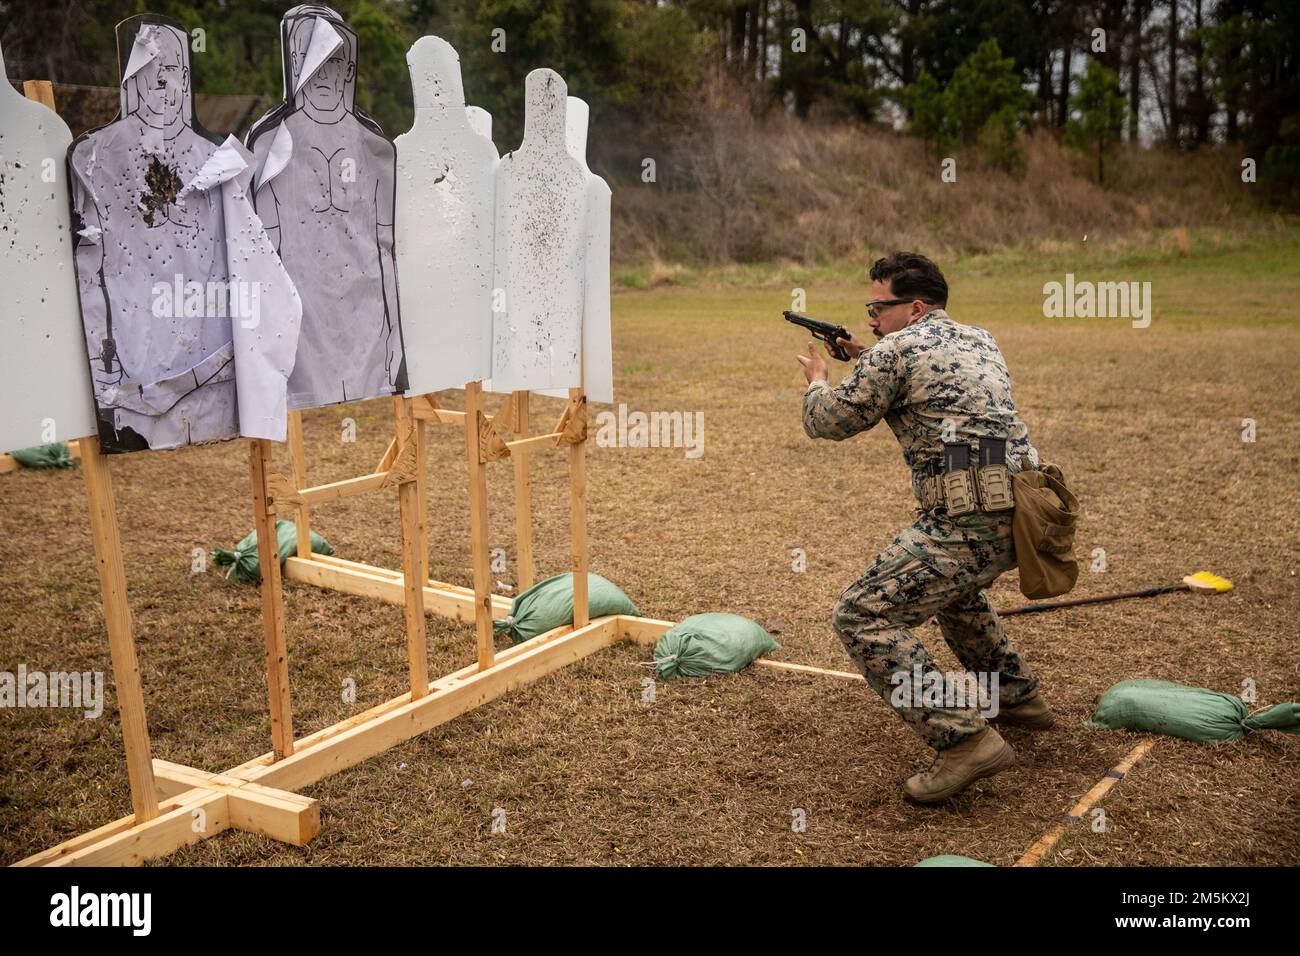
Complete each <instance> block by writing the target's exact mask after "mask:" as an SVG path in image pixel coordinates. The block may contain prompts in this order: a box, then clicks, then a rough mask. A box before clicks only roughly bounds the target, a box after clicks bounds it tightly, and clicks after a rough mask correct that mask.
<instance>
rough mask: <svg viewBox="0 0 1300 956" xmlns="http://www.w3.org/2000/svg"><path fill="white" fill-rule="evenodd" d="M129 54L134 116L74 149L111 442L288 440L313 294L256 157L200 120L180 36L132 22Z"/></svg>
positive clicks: (73, 182)
mask: <svg viewBox="0 0 1300 956" xmlns="http://www.w3.org/2000/svg"><path fill="white" fill-rule="evenodd" d="M117 46H118V63H119V68H120V76H121V80H120V89H121V110H120V112H119V114H118V117H117V119H115V120H114V121H113V122H112V123H109V124H108V125H107V126H103V127H100V128H99V129H96V130H92V131H91V132H89V133H86V134H85V135H83V136H81V137H79V138H78V139H77V140H76V141H75V142H74V143H73V144H72V146H71V148H70V149H69V150H68V171H69V186H70V190H71V197H72V207H73V219H74V222H73V227H74V237H73V245H74V250H75V253H74V256H75V264H76V273H77V285H78V292H79V296H80V305H81V317H82V325H83V329H84V335H85V344H86V348H87V351H88V353H89V358H90V375H91V380H92V385H93V391H94V397H95V402H96V405H97V409H98V417H99V432H100V442H101V446H102V447H103V449H104V450H105V451H108V452H120V451H135V450H140V449H144V448H153V449H160V448H175V447H177V446H180V445H186V444H190V443H199V442H209V441H218V440H221V439H227V438H235V437H237V436H239V435H244V436H246V437H255V438H270V439H273V440H283V438H284V429H285V382H286V380H287V377H288V374H289V369H290V368H291V367H292V362H293V351H294V346H295V345H296V340H297V324H298V304H297V294H296V293H295V291H294V289H293V286H292V284H291V283H290V282H289V280H288V277H287V276H286V275H285V274H284V271H283V270H282V269H281V268H280V267H279V262H278V260H276V259H275V257H274V255H273V254H269V253H270V252H271V250H270V246H269V244H268V243H267V241H266V236H265V234H264V233H263V231H262V228H261V224H260V223H259V222H258V220H257V217H256V216H255V215H254V214H253V211H252V207H251V205H250V204H249V203H248V201H247V196H246V193H245V185H246V183H247V181H248V178H249V176H250V175H251V156H250V155H249V154H248V153H247V152H246V151H245V150H244V149H243V147H242V146H240V144H239V142H238V141H237V140H236V139H234V138H233V137H229V138H227V139H226V140H225V141H224V142H222V141H221V140H220V139H219V138H218V137H216V136H214V135H213V134H211V133H209V132H208V131H207V130H205V129H204V128H203V127H202V126H200V125H199V124H198V122H197V120H196V118H195V114H194V89H193V75H192V73H191V70H190V48H189V36H188V35H187V34H186V33H185V32H184V31H183V30H182V29H180V27H178V26H177V25H176V24H174V23H172V22H171V21H169V20H167V19H165V18H162V17H157V16H153V15H152V14H144V15H141V16H136V17H131V18H130V19H128V20H124V21H123V22H121V23H119V24H118V26H117Z"/></svg>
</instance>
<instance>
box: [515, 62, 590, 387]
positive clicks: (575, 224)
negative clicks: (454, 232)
mask: <svg viewBox="0 0 1300 956" xmlns="http://www.w3.org/2000/svg"><path fill="white" fill-rule="evenodd" d="M567 96H568V92H567V89H566V87H565V84H564V80H562V79H561V78H560V76H559V74H557V73H555V72H554V71H553V70H544V69H543V70H534V71H532V72H531V73H529V74H528V77H527V79H526V81H525V110H524V139H523V143H522V144H521V145H520V147H519V148H518V149H517V150H515V151H514V152H512V153H509V154H507V155H506V156H504V157H502V159H501V161H500V163H499V164H498V165H497V177H496V240H495V241H496V251H495V254H494V256H493V264H494V274H495V279H494V282H493V286H494V290H495V294H496V297H497V301H495V302H494V303H493V307H494V312H493V320H492V388H493V389H494V390H496V391H502V392H505V391H518V390H525V389H527V390H541V389H548V388H569V387H574V386H578V385H580V384H582V313H583V295H584V289H585V281H586V246H587V242H586V214H587V181H586V175H585V173H584V171H583V167H582V164H581V163H579V162H578V160H576V159H574V157H573V156H572V155H571V154H570V153H569V151H568V148H567V146H566V130H565V124H566V116H567V112H568V109H567V107H568V103H567Z"/></svg>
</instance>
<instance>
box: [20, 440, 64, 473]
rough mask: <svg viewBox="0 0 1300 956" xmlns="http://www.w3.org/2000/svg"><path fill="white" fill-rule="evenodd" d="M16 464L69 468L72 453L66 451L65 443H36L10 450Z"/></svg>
mask: <svg viewBox="0 0 1300 956" xmlns="http://www.w3.org/2000/svg"><path fill="white" fill-rule="evenodd" d="M9 454H11V455H13V456H14V458H15V459H16V460H17V462H18V464H20V465H22V466H23V467H24V468H71V467H73V465H72V455H70V454H69V453H68V446H67V443H65V442H61V441H54V442H50V443H49V444H48V445H36V446H35V447H33V448H19V449H18V450H17V451H11V452H10V453H9Z"/></svg>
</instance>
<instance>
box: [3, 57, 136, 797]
mask: <svg viewBox="0 0 1300 956" xmlns="http://www.w3.org/2000/svg"><path fill="white" fill-rule="evenodd" d="M23 95H25V96H26V97H27V98H28V99H29V100H35V101H36V102H37V103H40V104H41V105H42V106H46V107H49V109H51V110H53V109H54V84H53V83H51V82H50V81H49V80H26V81H25V82H24V83H23ZM76 444H77V445H80V451H81V470H82V474H83V475H84V476H85V479H86V498H87V500H88V503H89V507H90V537H91V539H92V541H93V542H94V546H95V564H96V565H97V567H98V569H99V590H100V593H101V595H102V597H103V601H104V624H105V627H106V628H107V630H108V656H109V659H110V661H111V662H112V666H113V686H114V687H115V688H117V709H118V712H119V714H120V715H121V720H122V743H123V746H124V747H125V748H126V775H127V780H128V781H129V782H130V785H131V806H132V808H133V809H134V810H135V822H136V823H144V822H145V821H147V820H153V819H155V818H157V816H158V791H157V789H156V788H155V786H154V778H153V755H152V753H151V751H150V747H149V723H148V720H147V718H146V716H145V709H144V691H143V689H142V688H141V686H140V665H139V661H138V660H137V658H136V654H135V635H134V634H133V633H132V627H131V605H130V604H129V603H128V602H127V597H126V569H125V567H124V566H123V564H122V534H121V531H120V530H119V528H118V525H117V505H116V504H115V503H114V500H113V481H112V477H111V476H110V474H109V471H108V462H107V461H106V460H105V458H104V455H103V453H102V452H101V451H100V450H99V436H98V435H90V436H88V437H87V438H86V439H85V440H84V441H80V442H77V443H76ZM72 451H73V452H75V451H76V447H75V446H74V447H73V449H72Z"/></svg>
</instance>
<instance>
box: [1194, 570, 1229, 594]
mask: <svg viewBox="0 0 1300 956" xmlns="http://www.w3.org/2000/svg"><path fill="white" fill-rule="evenodd" d="M1183 583H1184V584H1186V585H1187V587H1188V589H1189V590H1192V591H1196V592H1197V593H1198V594H1222V593H1223V592H1224V591H1231V590H1232V582H1231V581H1229V580H1228V579H1227V578H1221V577H1219V576H1218V575H1217V574H1211V573H1210V572H1209V571H1197V572H1196V573H1195V574H1189V575H1188V576H1187V577H1185V578H1183Z"/></svg>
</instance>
